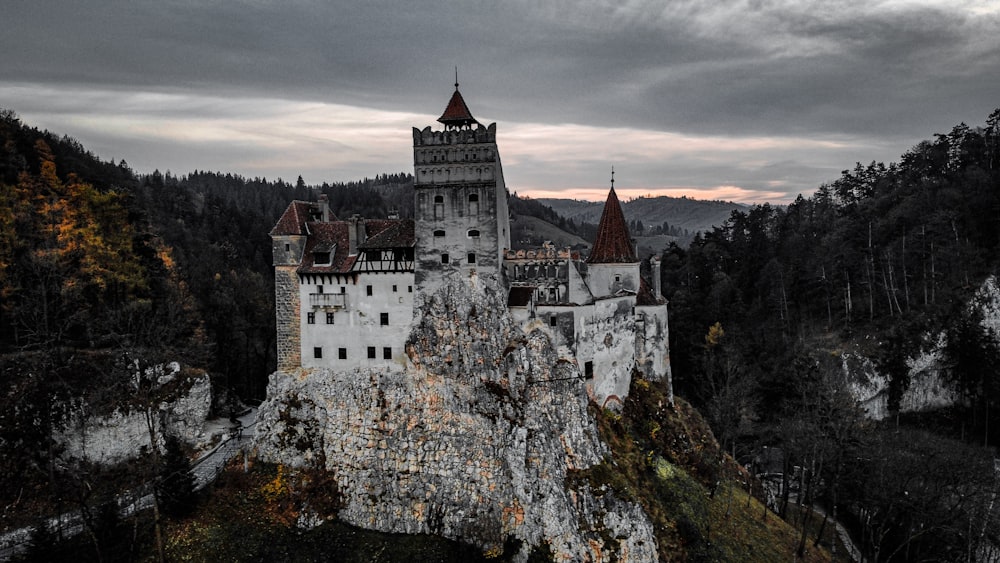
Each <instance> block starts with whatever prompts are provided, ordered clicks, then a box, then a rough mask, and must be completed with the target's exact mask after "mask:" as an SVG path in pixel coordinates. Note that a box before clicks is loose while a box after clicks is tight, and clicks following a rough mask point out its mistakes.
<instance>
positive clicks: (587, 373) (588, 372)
mask: <svg viewBox="0 0 1000 563" xmlns="http://www.w3.org/2000/svg"><path fill="white" fill-rule="evenodd" d="M583 376H584V377H586V378H587V379H594V362H586V363H584V364H583Z"/></svg>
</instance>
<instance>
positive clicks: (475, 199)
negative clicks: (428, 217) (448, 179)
mask: <svg viewBox="0 0 1000 563" xmlns="http://www.w3.org/2000/svg"><path fill="white" fill-rule="evenodd" d="M477 202H479V194H469V203H477ZM434 203H444V196H443V195H436V196H434Z"/></svg>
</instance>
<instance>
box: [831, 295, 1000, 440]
mask: <svg viewBox="0 0 1000 563" xmlns="http://www.w3.org/2000/svg"><path fill="white" fill-rule="evenodd" d="M968 310H969V311H970V313H971V312H972V311H973V310H975V312H976V313H977V316H978V317H979V318H981V319H982V320H981V324H982V326H983V328H985V329H988V330H990V331H992V334H993V335H994V337H996V336H997V335H1000V285H998V283H997V279H996V278H995V277H994V276H990V277H988V278H987V279H986V280H985V281H984V282H983V284H982V285H981V286H980V287H979V289H978V290H977V291H976V293H975V295H974V296H973V298H972V300H971V301H970V303H969V304H968ZM944 343H945V341H944V334H943V333H940V334H937V335H934V336H933V337H932V338H931V346H930V347H929V349H928V350H926V351H923V352H921V353H920V354H919V355H917V356H916V357H913V358H909V360H908V361H907V366H908V367H909V368H910V373H909V385H908V386H907V388H906V390H905V391H904V392H903V395H902V397H901V399H900V411H901V412H904V413H906V412H921V411H927V410H933V409H937V408H942V407H948V406H952V405H954V404H956V403H957V402H958V401H959V400H960V397H959V394H958V392H957V391H956V390H955V388H954V386H953V385H951V384H949V383H948V382H947V378H946V374H945V372H944V370H945V365H944V357H943V352H942V349H943V347H944ZM998 343H1000V342H998ZM842 360H843V369H844V373H845V375H846V376H847V377H848V381H849V382H850V387H851V391H852V392H853V393H854V396H855V398H856V399H857V400H858V402H859V404H860V405H861V406H862V408H864V409H865V412H866V414H867V415H868V416H869V417H870V418H873V419H875V420H881V419H883V418H885V417H886V416H888V415H889V377H888V376H887V375H885V374H882V373H879V371H878V369H877V368H876V367H875V365H874V363H872V361H871V360H870V359H869V358H867V357H866V356H865V354H864V353H863V352H861V351H859V350H852V351H849V352H845V353H844V354H843V355H842Z"/></svg>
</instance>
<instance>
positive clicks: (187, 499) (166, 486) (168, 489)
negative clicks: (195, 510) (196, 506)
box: [156, 436, 195, 517]
mask: <svg viewBox="0 0 1000 563" xmlns="http://www.w3.org/2000/svg"><path fill="white" fill-rule="evenodd" d="M156 495H157V497H158V498H159V500H160V508H161V509H162V510H163V512H164V513H165V514H167V515H169V516H173V517H181V516H185V515H186V514H187V513H188V512H189V511H190V510H191V508H192V505H193V503H194V500H195V490H194V475H193V474H192V473H191V462H190V461H189V460H188V458H187V456H186V455H184V451H183V450H182V449H181V443H180V440H178V439H177V437H176V436H167V437H166V440H165V452H164V454H163V462H162V465H161V466H160V479H159V483H158V484H157V486H156Z"/></svg>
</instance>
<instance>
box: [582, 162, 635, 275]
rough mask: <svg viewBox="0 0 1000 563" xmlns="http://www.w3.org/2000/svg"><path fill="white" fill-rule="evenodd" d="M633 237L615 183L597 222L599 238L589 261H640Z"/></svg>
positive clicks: (607, 262)
mask: <svg viewBox="0 0 1000 563" xmlns="http://www.w3.org/2000/svg"><path fill="white" fill-rule="evenodd" d="M612 182H613V181H612ZM638 261H639V259H638V258H637V257H636V255H635V249H634V248H632V239H631V238H630V237H629V233H628V224H627V223H626V221H625V213H624V212H623V211H622V206H621V203H619V201H618V195H617V194H616V193H615V187H614V184H612V185H611V191H609V192H608V199H607V201H605V202H604V211H603V212H602V213H601V221H600V222H599V223H598V224H597V238H596V239H595V240H594V247H593V249H592V250H591V251H590V256H589V257H588V258H587V262H588V263H590V264H609V263H631V262H638Z"/></svg>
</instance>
